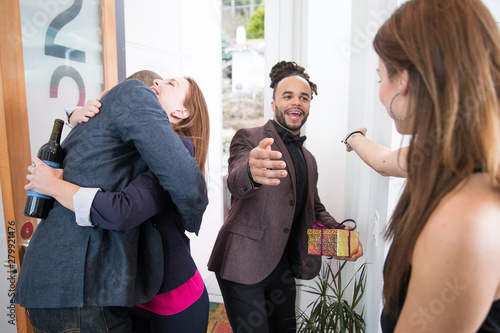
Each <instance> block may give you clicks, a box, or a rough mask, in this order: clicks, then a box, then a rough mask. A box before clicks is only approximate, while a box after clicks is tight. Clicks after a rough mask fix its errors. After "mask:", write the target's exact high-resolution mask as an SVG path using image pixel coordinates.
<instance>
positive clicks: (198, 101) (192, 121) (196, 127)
mask: <svg viewBox="0 0 500 333" xmlns="http://www.w3.org/2000/svg"><path fill="white" fill-rule="evenodd" d="M184 78H185V79H186V80H187V81H188V82H189V92H188V93H187V94H186V98H185V99H184V106H185V107H186V109H187V110H188V111H189V117H188V118H186V119H184V120H183V121H181V122H180V123H179V124H175V125H174V124H173V125H174V130H175V131H176V132H177V133H178V134H179V135H180V136H182V137H187V138H190V139H191V140H193V143H194V159H195V160H196V163H198V166H199V167H200V170H201V173H202V174H203V175H205V162H206V159H207V152H208V141H209V138H210V119H209V117H208V107H207V103H206V101H205V97H204V96H203V93H202V91H201V89H200V87H199V86H198V84H197V83H196V81H195V80H194V79H192V78H190V77H184Z"/></svg>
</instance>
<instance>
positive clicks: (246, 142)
mask: <svg viewBox="0 0 500 333" xmlns="http://www.w3.org/2000/svg"><path fill="white" fill-rule="evenodd" d="M269 137H271V138H274V143H273V144H272V146H271V149H272V150H277V151H280V152H281V153H282V154H283V157H282V159H283V160H284V161H285V162H286V169H287V172H288V176H287V177H286V178H281V179H280V180H281V183H280V185H278V186H266V185H263V186H261V187H258V188H256V187H254V185H253V183H252V181H251V180H250V178H249V176H248V159H249V154H250V150H252V149H253V148H255V147H257V146H258V145H259V142H260V141H261V140H262V139H264V138H269ZM302 152H303V154H304V157H305V160H306V163H307V170H308V177H309V178H308V190H307V198H306V202H305V204H304V210H303V214H302V217H301V219H300V231H299V234H300V240H299V242H298V244H297V246H298V247H300V249H296V250H299V251H300V258H299V257H297V258H296V260H294V262H291V264H292V267H294V268H295V269H292V270H293V271H294V274H295V275H296V276H295V277H296V278H300V279H307V280H308V279H312V278H314V277H315V276H316V275H317V274H318V272H319V270H320V268H321V256H318V255H308V254H307V229H308V228H310V227H311V224H312V222H313V221H314V220H318V221H322V222H324V223H325V224H329V225H337V224H338V223H337V221H336V220H335V219H334V218H333V217H332V216H331V215H330V214H329V213H328V212H327V211H326V210H325V207H324V206H323V204H322V203H321V201H320V199H319V196H318V189H317V186H316V185H317V182H318V167H317V164H316V160H315V158H314V156H313V155H312V154H311V153H310V152H309V151H308V150H307V149H306V148H304V147H302ZM227 183H228V187H229V191H230V192H231V208H230V210H229V214H228V216H227V219H226V221H225V223H224V225H223V226H222V228H221V230H220V231H219V235H218V236H217V240H216V241H215V245H214V248H213V250H212V255H211V256H210V260H209V262H208V269H209V270H210V271H214V272H216V273H218V274H220V276H221V277H222V278H223V279H225V280H229V281H233V282H237V283H242V284H255V283H258V282H260V281H262V280H263V279H265V278H266V277H267V276H268V275H269V274H270V273H271V272H272V271H273V270H274V268H275V267H276V266H277V265H278V262H279V261H280V259H281V256H282V254H283V252H284V251H285V247H286V245H287V242H288V238H289V235H290V230H291V229H292V222H293V215H294V212H295V200H296V198H295V193H296V189H295V188H296V179H295V169H294V166H293V162H292V158H291V157H290V154H289V153H288V150H287V148H286V146H285V143H284V142H283V140H282V139H281V137H280V136H279V134H278V132H277V131H276V129H275V128H274V125H273V123H272V121H268V122H267V124H265V125H264V126H261V127H255V128H249V129H241V130H239V131H238V132H236V134H235V136H234V138H233V140H232V142H231V147H230V157H229V175H228V179H227Z"/></svg>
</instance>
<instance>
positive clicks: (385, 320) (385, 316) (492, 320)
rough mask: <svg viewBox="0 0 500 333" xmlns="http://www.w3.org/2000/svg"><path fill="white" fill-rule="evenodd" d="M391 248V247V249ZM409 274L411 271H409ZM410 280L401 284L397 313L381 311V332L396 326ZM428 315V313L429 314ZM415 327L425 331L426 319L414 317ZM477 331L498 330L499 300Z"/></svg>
mask: <svg viewBox="0 0 500 333" xmlns="http://www.w3.org/2000/svg"><path fill="white" fill-rule="evenodd" d="M391 250H392V249H391ZM410 274H411V273H410ZM409 282H410V277H409V276H408V279H407V280H406V281H405V282H404V283H403V284H402V285H401V298H400V300H399V309H398V314H397V315H391V314H389V313H386V312H385V311H382V315H381V316H380V324H381V325H382V332H384V333H392V332H394V329H395V328H396V323H397V321H398V318H399V312H400V311H401V309H402V308H403V304H404V301H405V298H406V291H407V290H408V283H409ZM429 315H430V314H429ZM414 323H415V327H416V328H418V327H419V325H420V327H422V328H423V329H424V330H423V332H425V326H424V325H426V319H425V318H424V317H421V318H420V320H419V319H418V318H417V319H414ZM477 332H478V333H496V332H500V300H498V301H496V302H493V304H492V305H491V308H490V312H488V315H487V316H486V319H485V320H484V322H483V324H482V325H481V327H480V328H479V330H478V331H477Z"/></svg>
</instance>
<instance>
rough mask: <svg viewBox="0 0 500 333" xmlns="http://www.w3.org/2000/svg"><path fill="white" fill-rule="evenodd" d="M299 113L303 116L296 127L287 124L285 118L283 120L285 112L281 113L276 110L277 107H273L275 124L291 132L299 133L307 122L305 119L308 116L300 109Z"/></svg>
mask: <svg viewBox="0 0 500 333" xmlns="http://www.w3.org/2000/svg"><path fill="white" fill-rule="evenodd" d="M301 111H302V113H303V114H304V118H303V119H302V121H301V123H300V124H298V125H295V124H287V122H286V118H285V112H286V110H285V112H283V111H281V110H280V109H279V108H278V106H275V111H274V114H275V115H276V122H277V123H278V124H280V125H281V127H283V128H286V129H287V130H289V131H292V132H295V131H299V130H300V129H301V128H302V126H304V124H305V122H306V120H307V117H309V115H308V114H306V113H305V112H304V111H303V110H302V109H301Z"/></svg>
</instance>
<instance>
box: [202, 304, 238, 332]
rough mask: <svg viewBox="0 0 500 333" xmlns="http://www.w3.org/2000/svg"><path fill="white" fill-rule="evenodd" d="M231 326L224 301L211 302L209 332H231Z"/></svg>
mask: <svg viewBox="0 0 500 333" xmlns="http://www.w3.org/2000/svg"><path fill="white" fill-rule="evenodd" d="M231 332H232V331H231V326H230V325H229V322H228V321H227V316H226V309H225V308H224V304H222V303H213V302H210V314H209V318H208V329H207V333H231Z"/></svg>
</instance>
